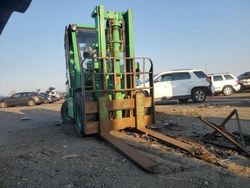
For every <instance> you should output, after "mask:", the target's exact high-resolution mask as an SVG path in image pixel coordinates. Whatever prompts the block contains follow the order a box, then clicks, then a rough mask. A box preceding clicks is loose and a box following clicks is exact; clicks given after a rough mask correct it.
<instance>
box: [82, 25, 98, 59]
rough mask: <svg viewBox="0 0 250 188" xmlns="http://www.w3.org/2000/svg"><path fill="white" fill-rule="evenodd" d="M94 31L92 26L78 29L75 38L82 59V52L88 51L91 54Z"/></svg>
mask: <svg viewBox="0 0 250 188" xmlns="http://www.w3.org/2000/svg"><path fill="white" fill-rule="evenodd" d="M95 38H96V33H95V29H94V28H84V29H79V30H78V33H77V40H78V44H79V48H80V56H81V59H84V57H83V53H84V52H88V53H89V54H92V53H93V52H94V47H93V45H94V43H95Z"/></svg>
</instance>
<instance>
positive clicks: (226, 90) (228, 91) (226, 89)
mask: <svg viewBox="0 0 250 188" xmlns="http://www.w3.org/2000/svg"><path fill="white" fill-rule="evenodd" d="M222 93H223V95H225V96H228V95H232V93H233V88H232V87H231V86H225V87H224V88H223V90H222Z"/></svg>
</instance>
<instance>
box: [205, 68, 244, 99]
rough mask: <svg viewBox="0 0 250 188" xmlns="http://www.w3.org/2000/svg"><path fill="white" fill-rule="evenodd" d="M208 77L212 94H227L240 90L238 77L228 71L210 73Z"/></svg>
mask: <svg viewBox="0 0 250 188" xmlns="http://www.w3.org/2000/svg"><path fill="white" fill-rule="evenodd" d="M208 78H209V80H210V82H211V88H212V92H213V94H218V93H223V95H226V96H228V95H231V94H232V93H233V92H237V91H239V90H240V84H239V83H238V79H237V78H236V77H235V76H234V75H232V74H230V73H219V74H210V75H208Z"/></svg>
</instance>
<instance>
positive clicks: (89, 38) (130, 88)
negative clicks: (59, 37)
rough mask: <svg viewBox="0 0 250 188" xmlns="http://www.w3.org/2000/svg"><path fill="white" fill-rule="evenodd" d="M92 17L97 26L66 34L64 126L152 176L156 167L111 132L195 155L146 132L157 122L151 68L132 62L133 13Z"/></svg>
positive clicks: (76, 27)
mask: <svg viewBox="0 0 250 188" xmlns="http://www.w3.org/2000/svg"><path fill="white" fill-rule="evenodd" d="M91 16H92V18H94V19H95V25H81V24H70V25H69V26H68V27H66V29H65V56H66V78H67V81H66V87H67V91H66V98H65V102H64V103H63V104H62V107H61V117H62V120H63V122H65V123H69V124H74V126H75V130H76V132H77V134H78V135H79V136H86V135H98V136H99V137H100V138H101V139H103V140H105V141H106V142H108V143H110V144H111V145H112V146H114V147H115V148H116V149H117V150H119V151H120V152H122V153H123V154H125V155H126V156H127V157H128V158H129V159H131V160H132V161H133V162H135V164H137V165H138V166H140V167H141V168H143V169H144V170H146V171H148V172H155V171H156V170H155V167H156V166H157V163H156V162H155V161H153V160H152V159H150V158H148V157H146V156H145V155H143V154H142V153H140V152H139V151H137V150H136V149H134V148H133V147H131V146H129V145H127V144H125V143H124V142H123V141H121V140H119V139H118V138H117V137H115V134H114V131H115V130H121V129H125V128H132V129H134V130H135V131H138V132H140V133H144V134H147V135H150V136H152V137H155V138H157V139H158V140H160V141H162V142H165V143H167V144H170V145H173V146H175V147H179V148H181V149H183V150H185V151H188V152H189V153H194V150H195V149H197V148H195V147H194V146H193V145H191V144H187V143H184V142H182V141H179V140H176V139H174V138H171V137H169V136H166V135H162V134H160V133H157V132H155V131H152V130H150V129H148V128H147V126H150V125H152V124H154V122H155V105H154V92H153V91H154V87H153V63H152V61H151V59H149V58H146V57H135V52H134V48H135V47H134V27H133V11H132V10H131V9H128V10H127V11H126V12H111V11H105V9H104V7H103V6H97V7H96V8H95V9H94V11H93V12H92V15H91ZM146 81H149V83H150V84H149V86H147V87H145V85H143V83H145V82H146ZM138 82H140V83H142V84H140V87H137V84H138Z"/></svg>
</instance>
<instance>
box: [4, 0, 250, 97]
mask: <svg viewBox="0 0 250 188" xmlns="http://www.w3.org/2000/svg"><path fill="white" fill-rule="evenodd" d="M99 4H102V5H104V6H105V8H106V10H112V11H125V10H126V9H127V8H132V9H133V10H134V15H135V16H134V19H135V22H134V23H135V26H134V27H135V52H136V56H147V57H150V58H151V59H152V60H153V61H154V66H155V73H157V72H160V71H165V70H171V69H182V68H197V69H203V70H204V72H207V73H217V72H231V73H233V74H235V75H236V76H238V75H239V74H240V73H242V72H245V71H250V1H249V0H219V1H218V0H175V1H173V0H154V1H150V0H106V1H101V0H99V1H97V0H74V1H72V0H32V3H31V5H30V7H29V9H28V10H27V11H26V13H25V14H20V13H13V14H12V16H11V18H10V20H9V22H8V23H7V25H6V27H5V29H4V31H3V33H2V35H1V36H0V65H1V67H0V95H1V94H2V95H7V94H9V93H10V92H11V91H13V90H15V91H17V92H18V91H33V90H36V89H38V88H40V89H42V90H45V89H47V88H48V87H49V86H54V87H56V89H58V90H62V91H63V90H64V89H65V86H64V83H65V55H64V41H63V40H64V29H65V26H66V25H67V24H69V23H86V24H93V23H94V20H93V19H92V18H91V16H90V15H91V12H92V10H93V9H94V7H95V6H96V5H99Z"/></svg>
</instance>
